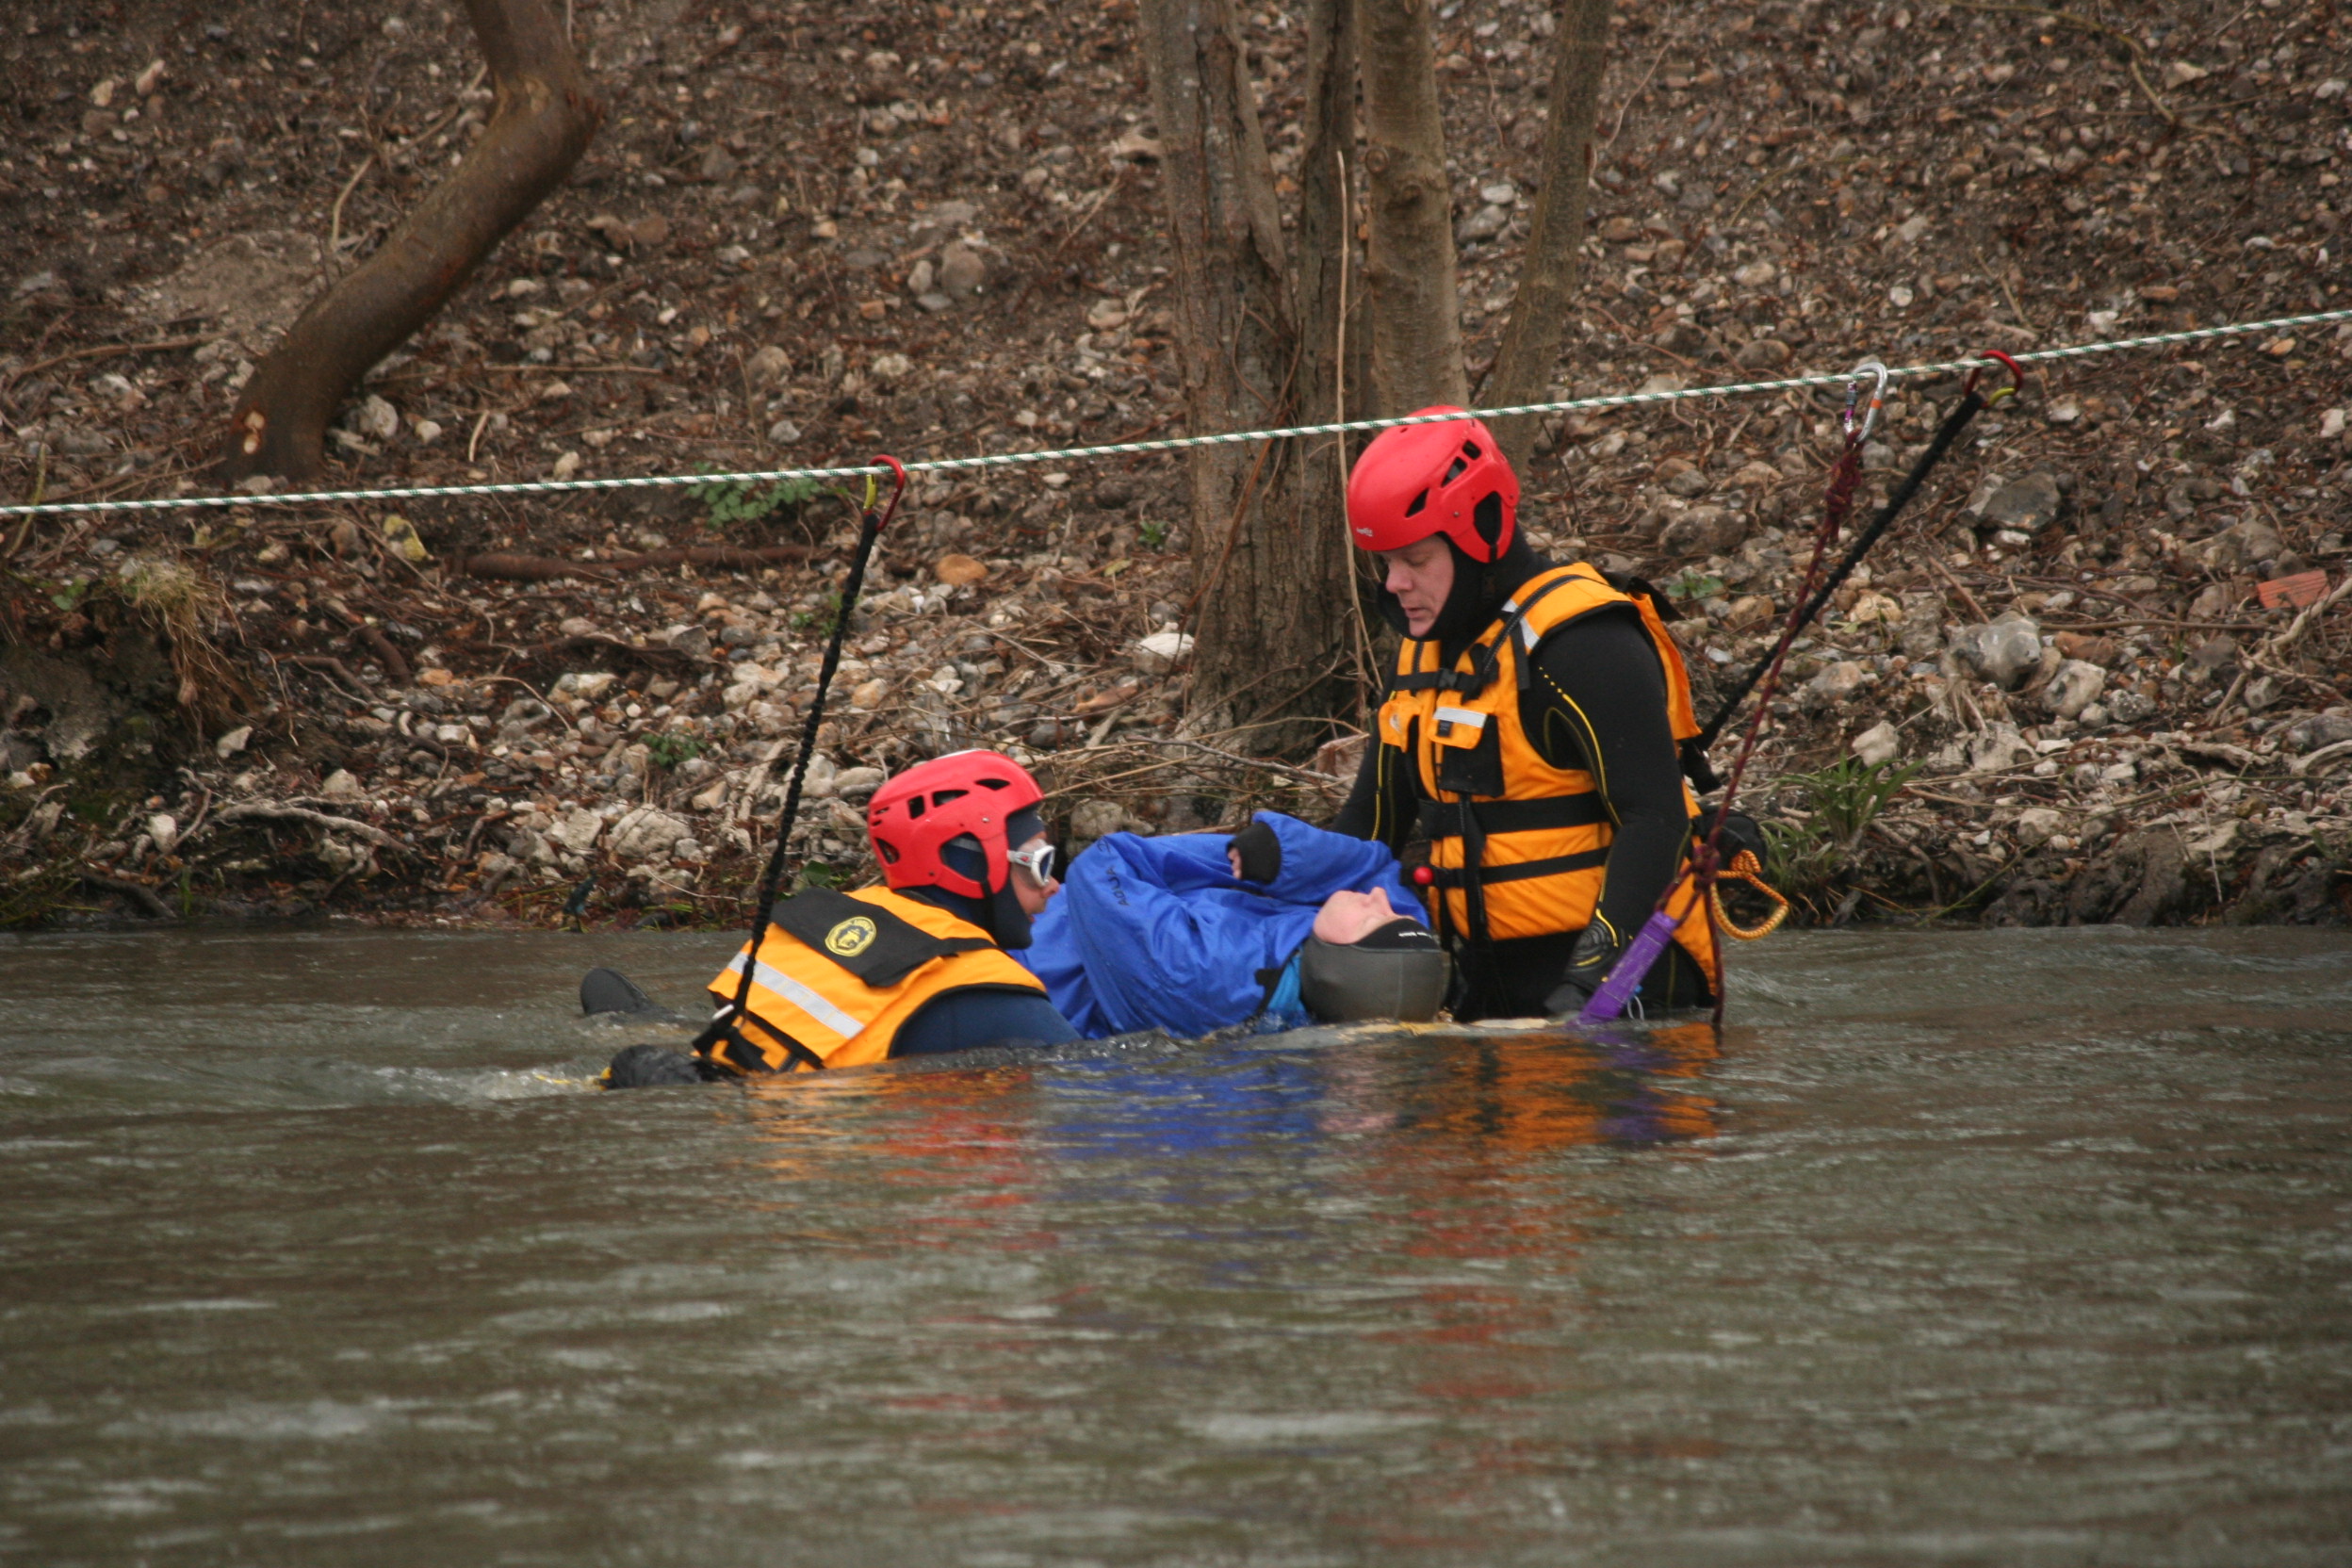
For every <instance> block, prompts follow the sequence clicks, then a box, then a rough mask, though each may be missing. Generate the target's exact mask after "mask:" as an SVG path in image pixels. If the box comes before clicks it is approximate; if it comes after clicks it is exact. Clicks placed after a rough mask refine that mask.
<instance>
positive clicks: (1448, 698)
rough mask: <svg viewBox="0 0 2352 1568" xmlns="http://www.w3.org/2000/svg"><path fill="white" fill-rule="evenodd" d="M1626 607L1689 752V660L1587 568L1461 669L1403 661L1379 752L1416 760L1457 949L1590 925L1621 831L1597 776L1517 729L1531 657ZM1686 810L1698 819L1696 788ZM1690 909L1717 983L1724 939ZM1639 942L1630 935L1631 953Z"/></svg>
mask: <svg viewBox="0 0 2352 1568" xmlns="http://www.w3.org/2000/svg"><path fill="white" fill-rule="evenodd" d="M1621 604H1622V605H1631V606H1632V607H1633V608H1634V609H1635V610H1636V611H1637V612H1638V613H1640V615H1641V617H1642V630H1644V631H1646V632H1647V633H1648V634H1649V638H1650V642H1651V644H1652V645H1654V646H1655V647H1656V648H1657V650H1658V663H1659V664H1660V665H1661V666H1663V668H1664V671H1665V676H1666V707H1667V718H1668V721H1669V723H1670V725H1671V727H1672V728H1673V730H1674V741H1675V743H1676V744H1678V745H1679V744H1680V743H1682V742H1684V741H1687V740H1689V739H1691V737H1692V736H1695V735H1696V734H1698V732H1699V724H1698V719H1697V717H1696V716H1695V715H1694V714H1693V713H1692V711H1691V676H1690V672H1689V671H1688V670H1687V669H1685V668H1684V666H1683V662H1682V650H1681V649H1680V648H1679V647H1677V646H1675V645H1674V638H1673V637H1672V636H1670V635H1668V633H1667V630H1666V624H1665V623H1664V622H1663V621H1661V620H1659V619H1658V612H1657V610H1656V609H1655V608H1653V607H1652V605H1651V603H1650V601H1649V600H1648V598H1646V597H1643V596H1635V595H1630V594H1624V593H1620V592H1619V591H1618V590H1616V589H1615V588H1612V587H1610V586H1609V583H1608V582H1607V581H1606V580H1604V579H1603V578H1602V576H1601V574H1600V573H1599V572H1598V571H1596V570H1594V569H1593V567H1591V566H1589V565H1585V564H1581V563H1580V564H1576V565H1573V566H1559V567H1554V568H1553V569H1551V570H1549V571H1546V572H1543V573H1540V574H1539V575H1537V576H1535V577H1533V578H1530V579H1528V580H1527V582H1526V583H1524V584H1522V585H1521V587H1520V589H1519V591H1518V593H1517V595H1516V596H1514V597H1512V598H1511V599H1510V600H1508V601H1506V602H1505V604H1504V605H1503V608H1502V615H1501V618H1500V619H1498V620H1497V621H1496V622H1495V624H1494V625H1493V626H1491V627H1489V628H1487V629H1486V630H1485V632H1484V633H1483V634H1481V635H1480V636H1479V638H1478V641H1477V642H1476V643H1473V644H1472V645H1470V646H1469V647H1467V648H1465V649H1463V650H1462V657H1461V658H1460V659H1459V660H1457V661H1456V662H1455V666H1454V668H1452V669H1450V670H1447V669H1441V668H1440V667H1439V665H1440V660H1441V654H1440V651H1439V648H1438V645H1437V643H1436V642H1435V641H1434V640H1432V639H1419V638H1407V639H1406V640H1405V644H1404V646H1403V647H1402V648H1401V649H1400V650H1399V651H1398V654H1397V679H1396V683H1395V685H1394V686H1392V687H1391V688H1390V693H1389V696H1388V699H1387V700H1386V701H1385V702H1383V703H1382V704H1381V705H1380V742H1381V743H1382V744H1385V745H1392V746H1396V747H1397V748H1398V749H1399V750H1401V751H1403V752H1404V753H1405V755H1406V757H1407V759H1408V760H1409V764H1410V765H1411V766H1412V767H1413V770H1414V776H1415V778H1416V779H1417V781H1418V782H1419V785H1420V792H1421V795H1422V797H1423V800H1424V805H1423V807H1422V825H1423V826H1424V828H1426V829H1427V830H1428V832H1429V864H1430V868H1431V870H1432V871H1433V872H1434V873H1435V874H1436V878H1437V880H1436V883H1435V885H1434V886H1433V887H1432V888H1431V890H1430V893H1431V895H1432V897H1431V913H1432V914H1433V915H1434V916H1435V918H1436V921H1437V923H1438V926H1439V929H1440V931H1441V932H1444V933H1446V935H1447V936H1449V937H1450V938H1455V939H1462V938H1466V939H1469V940H1471V941H1473V942H1475V943H1478V944H1483V943H1485V942H1488V941H1506V940H1509V939H1512V938H1516V937H1536V936H1544V935H1547V934H1550V933H1554V932H1564V931H1576V930H1581V929H1582V928H1583V927H1585V926H1586V925H1589V924H1590V923H1592V921H1593V912H1594V910H1595V909H1596V908H1597V907H1599V905H1600V899H1601V888H1602V884H1603V882H1604V881H1605V880H1606V877H1607V874H1608V873H1607V865H1608V861H1609V844H1610V842H1611V841H1613V840H1614V839H1615V838H1616V824H1615V821H1614V819H1613V818H1612V817H1611V816H1610V814H1609V802H1608V799H1607V797H1606V796H1605V795H1604V794H1603V792H1601V790H1600V788H1599V787H1598V785H1597V784H1596V783H1595V782H1594V780H1593V776H1592V775H1591V774H1590V773H1587V772H1585V771H1584V770H1583V769H1581V768H1556V767H1554V766H1552V764H1550V763H1549V762H1546V761H1545V760H1544V758H1543V755H1542V754H1541V753H1540V752H1538V751H1537V750H1536V748H1535V746H1534V745H1533V744H1532V743H1530V742H1529V740H1528V739H1527V732H1526V730H1525V728H1524V727H1522V726H1521V724H1520V722H1519V699H1520V696H1521V694H1523V693H1524V692H1525V691H1526V690H1527V685H1528V683H1529V681H1530V680H1533V679H1536V678H1539V677H1537V675H1536V674H1535V670H1534V664H1533V655H1534V652H1535V649H1536V647H1537V646H1538V645H1540V644H1542V642H1543V641H1544V638H1545V637H1547V636H1549V635H1550V634H1551V633H1552V632H1554V631H1556V630H1558V629H1560V627H1563V626H1565V625H1567V624H1568V623H1569V622H1570V621H1573V620H1576V619H1577V618H1579V617H1580V616H1584V615H1590V614H1592V613H1594V612H1596V611H1600V610H1605V609H1607V608H1609V606H1612V605H1621ZM1557 695H1559V696H1560V698H1561V699H1562V700H1566V694H1565V693H1560V694H1557ZM1683 799H1684V802H1685V805H1686V807H1687V808H1688V809H1689V810H1690V812H1691V815H1692V816H1693V817H1695V816H1697V815H1698V810H1699V806H1698V801H1697V799H1696V798H1695V797H1694V796H1692V795H1691V792H1690V791H1689V789H1688V788H1687V787H1686V788H1685V790H1684V792H1683ZM1686 892H1687V890H1686ZM1690 902H1691V912H1690V914H1689V915H1688V916H1687V917H1686V918H1684V919H1683V921H1682V923H1681V924H1680V925H1679V926H1678V927H1677V928H1676V930H1675V933H1674V937H1675V940H1676V941H1677V942H1678V943H1679V944H1680V945H1681V946H1682V947H1683V948H1684V949H1686V950H1687V951H1688V952H1689V953H1690V954H1691V956H1692V957H1694V958H1696V959H1697V960H1698V961H1699V965H1700V971H1701V972H1702V973H1704V974H1706V975H1707V976H1708V978H1709V980H1710V982H1712V980H1713V979H1714V976H1715V942H1714V934H1713V932H1712V931H1711V930H1710V929H1709V927H1708V925H1707V909H1706V907H1705V901H1704V900H1701V899H1696V898H1693V899H1691V901H1690ZM1679 907H1680V906H1679V904H1678V905H1677V909H1679ZM1632 938H1633V933H1632V932H1631V931H1624V932H1620V933H1618V939H1619V940H1621V941H1629V940H1631V939H1632Z"/></svg>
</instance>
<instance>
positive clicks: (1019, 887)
mask: <svg viewBox="0 0 2352 1568" xmlns="http://www.w3.org/2000/svg"><path fill="white" fill-rule="evenodd" d="M1045 841H1046V838H1045V835H1044V834H1042V833H1040V834H1038V835H1037V837H1035V838H1033V839H1031V840H1030V841H1028V842H1027V843H1025V844H1015V845H1014V846H1013V847H1014V848H1015V849H1018V850H1021V851H1023V852H1026V851H1029V850H1033V849H1035V848H1037V846H1038V845H1039V844H1042V843H1044V842H1045ZM1061 890H1062V879H1061V878H1060V877H1058V876H1049V877H1047V878H1046V879H1045V880H1044V881H1043V882H1039V881H1038V880H1037V878H1036V877H1034V876H1032V875H1030V874H1029V868H1028V867H1027V866H1024V865H1022V864H1021V863H1020V862H1019V861H1015V862H1014V863H1013V897H1015V898H1016V899H1019V900H1020V901H1021V910H1022V912H1023V913H1025V914H1028V915H1030V916H1033V917H1034V916H1037V915H1041V914H1043V913H1045V907H1046V905H1047V904H1048V903H1049V902H1051V901H1052V899H1053V897H1054V894H1055V893H1057V892H1060V891H1061Z"/></svg>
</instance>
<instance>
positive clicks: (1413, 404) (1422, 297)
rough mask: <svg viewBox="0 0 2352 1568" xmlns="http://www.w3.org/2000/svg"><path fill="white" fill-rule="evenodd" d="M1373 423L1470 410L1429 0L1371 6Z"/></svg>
mask: <svg viewBox="0 0 2352 1568" xmlns="http://www.w3.org/2000/svg"><path fill="white" fill-rule="evenodd" d="M1362 4H1363V8H1364V9H1363V16H1364V23H1363V26H1364V50H1363V61H1364V133H1365V137H1366V139H1367V141H1368V143H1369V145H1368V146H1367V147H1366V149H1365V152H1364V172H1365V173H1366V174H1367V175H1368V176H1369V178H1370V184H1371V202H1370V206H1371V209H1372V210H1371V220H1372V253H1371V265H1370V268H1369V271H1370V273H1371V279H1370V282H1371V286H1372V389H1373V396H1374V399H1375V400H1376V404H1377V406H1376V407H1374V408H1371V409H1367V410H1366V411H1365V412H1366V413H1372V414H1406V413H1410V412H1412V411H1413V409H1416V408H1425V407H1427V406H1429V404H1431V403H1467V402H1468V401H1469V400H1470V386H1469V382H1468V379H1467V377H1466V376H1465V374H1464V372H1463V369H1462V303H1461V298H1460V291H1459V288H1458V286H1457V285H1456V282H1455V275H1454V223H1453V192H1452V187H1451V184H1450V182H1449V181H1448V180H1447V179H1446V123H1445V121H1444V120H1443V119H1442V118H1441V117H1440V115H1439V112H1438V106H1437V67H1436V60H1435V54H1434V51H1435V46H1436V40H1435V37H1434V35H1433V34H1432V32H1431V18H1430V15H1429V0H1362Z"/></svg>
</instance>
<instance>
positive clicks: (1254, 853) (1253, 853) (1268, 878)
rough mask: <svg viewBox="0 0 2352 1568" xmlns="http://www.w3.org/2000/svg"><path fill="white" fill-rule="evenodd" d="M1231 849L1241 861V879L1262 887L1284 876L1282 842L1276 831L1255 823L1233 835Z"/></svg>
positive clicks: (1263, 824)
mask: <svg viewBox="0 0 2352 1568" xmlns="http://www.w3.org/2000/svg"><path fill="white" fill-rule="evenodd" d="M1228 847H1230V848H1231V849H1232V850H1233V854H1234V856H1235V857H1236V858H1239V860H1240V861H1241V879H1242V880H1243V881H1244V882H1255V883H1257V884H1259V885H1260V886H1261V887H1263V886H1265V885H1266V884H1267V883H1270V882H1272V881H1273V880H1274V879H1275V878H1276V877H1278V876H1280V875H1282V840H1280V839H1278V838H1276V837H1275V836H1274V829H1273V828H1271V827H1269V826H1267V825H1266V824H1265V823H1262V822H1253V823H1251V824H1250V825H1249V826H1247V827H1245V828H1243V829H1242V830H1241V831H1240V832H1238V833H1236V834H1234V835H1233V842H1232V844H1231V845H1230V846H1228Z"/></svg>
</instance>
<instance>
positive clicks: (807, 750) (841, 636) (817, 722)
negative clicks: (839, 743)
mask: <svg viewBox="0 0 2352 1568" xmlns="http://www.w3.org/2000/svg"><path fill="white" fill-rule="evenodd" d="M875 461H877V462H879V463H882V464H885V465H887V466H889V467H890V469H891V470H892V471H893V472H894V473H895V474H896V475H897V478H898V483H897V487H896V488H895V489H893V490H891V492H890V505H888V506H887V507H885V508H883V509H882V510H881V511H880V512H876V511H874V509H873V508H872V507H871V506H869V507H868V508H866V511H865V515H864V518H863V519H862V521H861V523H860V526H859V528H858V548H857V551H856V553H855V554H853V555H852V556H851V557H850V559H849V579H848V580H847V581H845V582H844V583H842V584H841V605H840V608H839V609H838V610H836V611H835V613H834V616H833V635H832V636H831V637H830V638H828V639H827V640H826V642H825V661H824V662H823V663H821V664H819V665H818V666H817V694H816V696H815V697H814V698H812V699H811V700H810V702H809V718H808V720H807V722H806V723H804V724H803V725H802V726H801V727H800V755H799V756H797V757H795V758H793V759H792V774H791V776H789V777H787V778H786V779H785V781H784V807H783V809H782V810H781V811H779V812H777V814H776V848H775V849H774V850H772V851H771V852H770V853H769V855H768V869H767V871H766V872H765V873H764V874H761V876H760V893H759V897H758V898H757V900H755V902H754V904H753V906H752V912H751V945H750V946H749V947H748V948H746V949H744V951H743V978H742V980H740V981H738V982H737V984H736V987H735V1000H734V1001H732V1002H730V1003H728V1004H727V1008H726V1010H725V1011H723V1012H722V1013H720V1014H719V1016H718V1017H716V1018H714V1019H712V1020H711V1024H710V1027H708V1028H706V1029H704V1030H703V1032H702V1033H701V1034H700V1035H698V1036H696V1037H695V1038H694V1051H695V1052H696V1053H698V1054H699V1053H707V1052H709V1051H710V1050H711V1047H713V1046H715V1045H717V1044H718V1043H719V1042H720V1041H721V1040H724V1039H727V1038H728V1037H731V1036H733V1035H734V1033H735V1031H736V1028H737V1026H738V1025H739V1024H740V1023H741V1021H743V1018H745V1017H746V1016H747V1015H748V1013H749V1010H750V1008H749V1005H750V1002H751V979H752V974H753V972H755V971H757V970H758V968H759V967H760V943H761V942H762V941H765V940H766V939H767V935H768V925H769V923H770V922H771V921H772V920H773V919H774V915H775V909H776V895H777V894H778V893H780V892H781V891H782V890H783V887H784V856H785V849H786V846H787V845H788V844H789V843H790V842H791V841H792V819H793V818H794V817H795V816H797V815H799V813H800V787H801V782H802V780H803V779H805V778H807V777H808V776H809V758H810V757H811V756H813V755H814V754H815V752H816V749H817V728H818V727H819V726H821V725H822V724H824V723H825V693H827V692H828V691H830V690H832V687H833V674H834V672H835V671H836V670H838V669H840V668H841V644H842V643H843V642H844V641H846V640H847V638H848V636H849V619H850V615H851V613H852V612H854V611H855V610H856V609H857V608H858V591H859V590H860V589H862V588H863V587H864V586H865V582H866V564H867V563H868V562H870V561H872V560H873V559H874V541H876V540H877V539H879V538H881V537H882V530H883V529H884V528H885V527H887V526H888V525H889V523H890V518H891V517H892V516H893V515H895V514H896V513H897V511H898V498H899V497H900V496H902V495H904V494H906V491H907V470H906V469H904V468H902V467H900V466H899V465H898V463H897V461H896V460H895V459H892V458H878V459H876V460H875ZM803 1049H804V1050H805V1049H806V1048H803Z"/></svg>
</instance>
